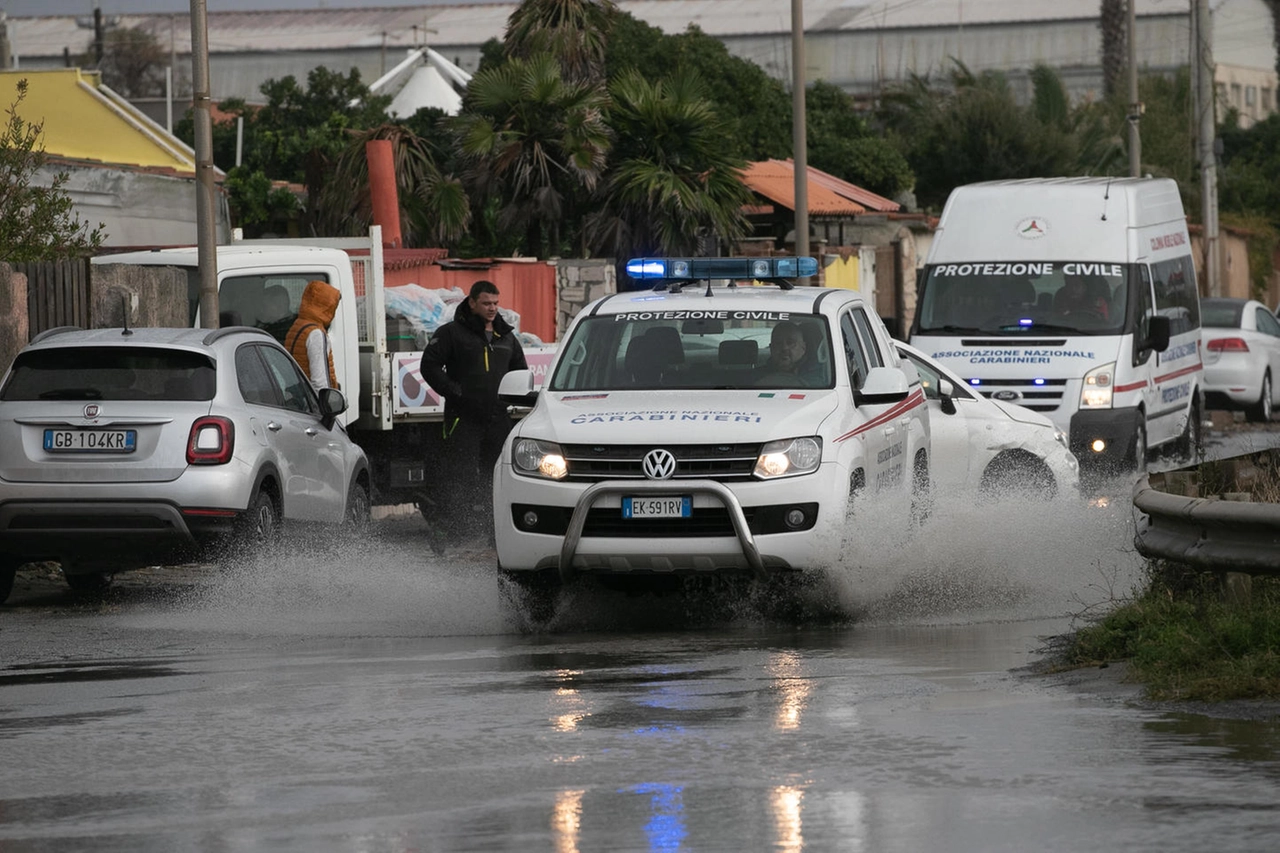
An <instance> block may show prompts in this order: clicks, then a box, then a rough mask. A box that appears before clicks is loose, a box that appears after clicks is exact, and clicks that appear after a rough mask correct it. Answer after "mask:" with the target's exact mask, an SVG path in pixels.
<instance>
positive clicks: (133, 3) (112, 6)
mask: <svg viewBox="0 0 1280 853" xmlns="http://www.w3.org/2000/svg"><path fill="white" fill-rule="evenodd" d="M459 2H462V0H205V8H206V9H208V10H209V11H210V12H238V11H244V10H253V9H264V10H270V9H362V8H369V7H375V8H376V7H386V6H441V5H445V6H449V5H456V4H458V3H459ZM466 2H469V3H493V2H502V0H466ZM94 6H101V7H102V11H103V13H104V14H108V15H119V14H125V13H129V12H190V11H191V3H190V0H96V2H95V0H0V10H3V11H5V12H7V13H8V14H9V17H11V18H27V17H34V16H38V15H92V14H93V7H94Z"/></svg>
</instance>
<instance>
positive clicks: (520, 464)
mask: <svg viewBox="0 0 1280 853" xmlns="http://www.w3.org/2000/svg"><path fill="white" fill-rule="evenodd" d="M511 464H512V465H513V466H515V469H516V472H517V473H520V474H524V475H525V476H526V477H546V478H547V479H548V480H563V479H564V478H565V477H567V476H569V465H568V463H566V462H565V461H564V454H563V453H562V452H561V451H560V445H558V444H554V443H552V442H550V441H537V440H535V439H532V438H517V439H516V440H515V443H513V444H512V445H511Z"/></svg>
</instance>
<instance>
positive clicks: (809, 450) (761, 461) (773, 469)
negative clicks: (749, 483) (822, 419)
mask: <svg viewBox="0 0 1280 853" xmlns="http://www.w3.org/2000/svg"><path fill="white" fill-rule="evenodd" d="M820 462H822V439H820V438H818V437H817V436H807V437H805V438H784V439H782V440H781V441H771V442H769V443H768V444H766V445H765V446H764V447H762V448H760V456H759V457H758V458H757V459H756V470H755V471H754V472H753V473H754V474H755V476H757V477H759V478H760V479H762V480H770V479H773V478H775V477H794V476H796V475H798V474H811V473H813V472H814V471H816V470H818V464H819V463H820Z"/></svg>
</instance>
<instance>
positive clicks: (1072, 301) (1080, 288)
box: [1053, 275, 1109, 320]
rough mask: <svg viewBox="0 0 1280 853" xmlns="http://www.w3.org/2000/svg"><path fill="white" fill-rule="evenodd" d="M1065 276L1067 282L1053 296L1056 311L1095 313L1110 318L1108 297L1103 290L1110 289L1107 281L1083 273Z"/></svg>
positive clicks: (1062, 312) (1103, 317)
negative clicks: (1093, 278) (1097, 279)
mask: <svg viewBox="0 0 1280 853" xmlns="http://www.w3.org/2000/svg"><path fill="white" fill-rule="evenodd" d="M1065 278H1066V283H1065V284H1064V285H1062V287H1061V288H1059V289H1058V292H1057V293H1056V294H1055V295H1054V297H1053V309H1054V310H1055V311H1057V312H1059V313H1061V314H1068V315H1069V314H1094V315H1096V316H1098V317H1101V318H1102V319H1104V320H1106V319H1109V318H1108V316H1107V315H1108V313H1109V306H1108V305H1107V298H1106V297H1105V296H1104V295H1103V294H1102V292H1101V291H1102V290H1106V289H1108V288H1107V286H1106V284H1105V283H1103V282H1100V281H1095V280H1091V279H1090V278H1089V277H1087V276H1082V275H1068V276H1066V277H1065ZM1099 285H1101V287H1099Z"/></svg>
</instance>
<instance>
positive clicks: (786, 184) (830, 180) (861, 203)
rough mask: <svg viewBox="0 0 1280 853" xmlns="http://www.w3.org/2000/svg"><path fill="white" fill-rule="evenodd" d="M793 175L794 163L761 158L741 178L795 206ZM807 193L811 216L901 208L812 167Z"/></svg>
mask: <svg viewBox="0 0 1280 853" xmlns="http://www.w3.org/2000/svg"><path fill="white" fill-rule="evenodd" d="M795 175H796V170H795V163H794V162H793V161H791V160H762V161H759V162H755V163H748V164H747V167H746V168H745V169H744V170H743V172H742V182H743V183H744V184H746V185H747V186H748V187H749V188H751V190H752V191H753V192H756V193H759V194H760V195H762V196H764V197H765V198H767V199H769V200H770V201H772V202H774V203H775V204H780V205H782V206H783V207H786V208H788V209H790V210H795V207H796V178H795ZM808 195H809V214H810V215H811V216H857V215H858V214H862V213H868V212H884V213H888V212H894V211H898V210H901V209H902V205H900V204H898V203H897V202H894V201H890V200H889V199H887V198H884V197H883V196H878V195H876V194H875V193H873V192H870V191H868V190H864V189H863V188H862V187H859V186H855V185H854V184H851V183H849V182H848V181H842V180H840V179H839V178H837V177H835V176H834V175H828V174H827V173H826V172H823V171H820V170H818V169H814V168H812V167H810V168H809V186H808Z"/></svg>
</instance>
